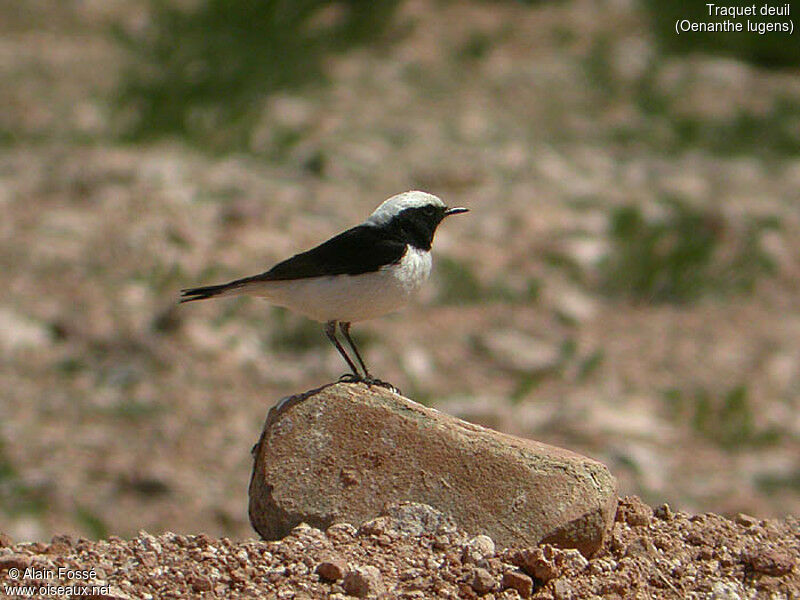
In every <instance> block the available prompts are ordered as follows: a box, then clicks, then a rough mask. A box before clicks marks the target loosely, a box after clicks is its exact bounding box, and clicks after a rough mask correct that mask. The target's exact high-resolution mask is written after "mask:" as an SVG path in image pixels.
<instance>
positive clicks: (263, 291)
mask: <svg viewBox="0 0 800 600" xmlns="http://www.w3.org/2000/svg"><path fill="white" fill-rule="evenodd" d="M430 273H431V255H430V252H427V251H423V250H418V249H415V248H413V247H411V246H407V247H406V252H405V254H404V255H403V258H402V259H400V262H399V263H397V264H394V265H389V266H388V267H384V268H381V269H380V270H378V271H374V272H372V273H363V274H361V275H335V276H327V277H311V278H308V279H293V280H288V281H270V282H264V283H263V284H262V285H259V286H258V287H254V288H252V289H248V290H247V293H249V294H252V295H254V296H262V297H264V298H266V299H267V300H268V301H270V302H271V303H273V304H277V305H278V306H285V307H286V308H289V309H291V310H293V311H295V312H298V313H300V314H302V315H305V316H307V317H309V318H311V319H315V320H317V321H333V320H335V321H363V320H366V319H372V318H374V317H379V316H381V315H384V314H386V313H390V312H393V311H396V310H398V309H400V308H402V307H403V306H404V305H405V304H406V303H407V302H408V300H409V297H410V296H411V295H412V294H413V293H414V292H416V291H417V290H418V289H419V287H420V286H421V285H422V284H423V283H424V282H425V280H427V279H428V277H429V276H430Z"/></svg>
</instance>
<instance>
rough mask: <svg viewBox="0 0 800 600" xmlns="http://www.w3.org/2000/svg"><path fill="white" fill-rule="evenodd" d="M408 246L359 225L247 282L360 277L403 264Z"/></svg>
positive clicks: (372, 227) (368, 226) (369, 227)
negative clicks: (343, 276)
mask: <svg viewBox="0 0 800 600" xmlns="http://www.w3.org/2000/svg"><path fill="white" fill-rule="evenodd" d="M405 251H406V244H405V243H403V242H402V241H400V240H397V239H392V238H387V237H386V233H385V232H384V231H382V230H381V229H379V228H377V227H374V226H371V225H358V226H356V227H353V228H352V229H348V230H347V231H345V232H344V233H340V234H339V235H337V236H336V237H333V238H331V239H329V240H328V241H327V242H324V243H322V244H320V245H319V246H317V247H316V248H312V249H311V250H308V251H307V252H302V253H300V254H296V255H294V256H292V257H291V258H288V259H286V260H284V261H283V262H280V263H278V264H277V265H275V266H274V267H272V268H271V269H270V270H269V271H267V272H265V273H262V274H260V275H256V276H254V277H248V278H247V281H282V280H288V279H305V278H308V277H323V276H325V275H360V274H362V273H370V272H372V271H377V270H378V269H380V268H381V267H385V266H387V265H391V264H395V263H397V262H399V261H400V259H401V258H402V257H403V254H404V253H405Z"/></svg>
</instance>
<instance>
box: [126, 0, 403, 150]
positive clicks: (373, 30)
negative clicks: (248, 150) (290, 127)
mask: <svg viewBox="0 0 800 600" xmlns="http://www.w3.org/2000/svg"><path fill="white" fill-rule="evenodd" d="M398 3H399V0H376V1H373V2H359V1H358V0H261V1H255V0H200V1H199V2H196V3H190V7H191V8H178V6H177V5H173V4H170V3H168V2H167V1H166V0H151V4H150V6H151V23H150V27H148V28H147V29H146V30H145V31H144V32H143V33H140V34H131V33H126V32H124V31H122V30H117V31H116V37H117V39H118V40H119V41H120V42H121V43H122V44H123V45H124V47H125V49H126V50H127V53H128V56H129V58H130V64H129V67H128V69H127V71H126V72H125V73H124V76H123V79H122V82H121V86H120V88H119V91H118V104H119V105H120V107H121V108H122V109H123V110H122V113H123V114H124V115H126V117H128V123H127V133H128V135H130V136H131V137H133V138H147V137H157V136H163V135H174V134H178V135H182V136H185V137H187V138H189V139H190V140H193V141H195V142H201V143H203V144H204V145H209V144H210V145H211V146H212V147H216V148H229V147H232V146H238V147H247V141H248V134H249V131H250V129H251V128H252V126H253V125H254V123H255V120H256V118H257V116H258V114H259V112H260V110H261V108H262V104H263V102H262V101H263V99H264V98H265V97H266V96H267V95H268V94H270V93H272V92H274V91H276V90H281V89H286V88H296V87H299V86H303V85H307V84H309V83H315V82H320V81H322V80H324V69H323V59H324V57H325V56H326V55H327V54H329V53H332V52H337V51H341V50H346V49H348V48H351V47H353V46H356V45H359V44H364V43H367V42H369V41H372V40H375V39H377V38H378V37H379V36H380V35H381V34H382V33H383V32H384V31H385V30H386V28H387V26H388V25H389V23H390V21H391V17H392V15H393V12H394V10H395V8H396V6H397V5H398Z"/></svg>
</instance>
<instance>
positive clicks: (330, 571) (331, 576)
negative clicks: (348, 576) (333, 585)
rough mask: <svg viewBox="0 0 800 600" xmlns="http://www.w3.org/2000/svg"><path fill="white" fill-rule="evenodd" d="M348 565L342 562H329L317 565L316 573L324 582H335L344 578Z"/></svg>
mask: <svg viewBox="0 0 800 600" xmlns="http://www.w3.org/2000/svg"><path fill="white" fill-rule="evenodd" d="M346 570H347V565H346V564H345V563H344V561H341V560H328V561H324V562H321V563H319V564H318V565H317V568H316V573H317V575H319V577H320V579H322V580H323V581H328V582H333V581H338V580H340V579H341V578H342V577H344V573H345V571H346Z"/></svg>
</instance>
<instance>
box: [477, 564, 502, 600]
mask: <svg viewBox="0 0 800 600" xmlns="http://www.w3.org/2000/svg"><path fill="white" fill-rule="evenodd" d="M496 583H497V582H496V581H495V579H494V577H492V574H491V573H489V571H487V570H486V569H482V568H481V567H476V568H475V570H474V571H473V572H472V583H471V586H472V589H473V590H475V593H477V594H487V593H489V592H491V591H492V590H493V589H494V587H495V584H496Z"/></svg>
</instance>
